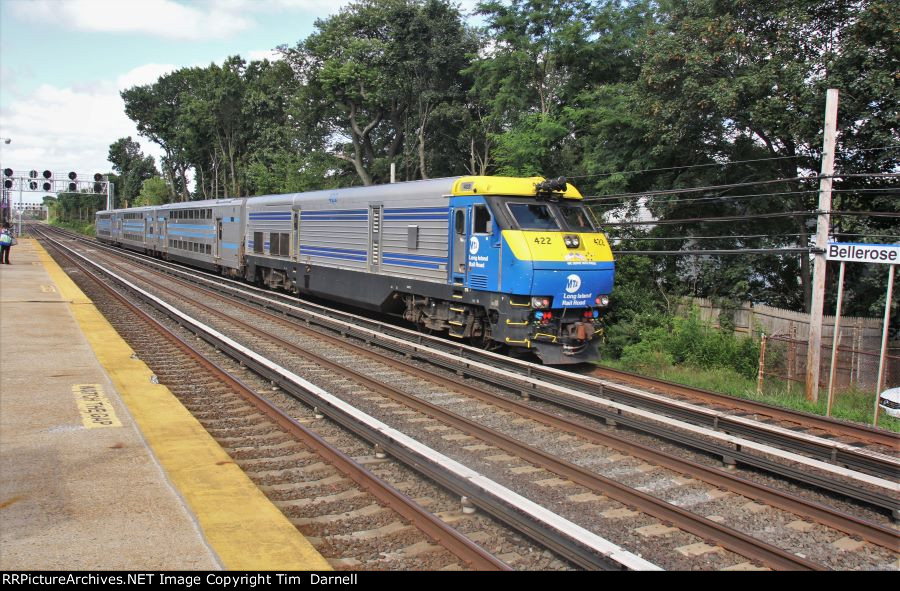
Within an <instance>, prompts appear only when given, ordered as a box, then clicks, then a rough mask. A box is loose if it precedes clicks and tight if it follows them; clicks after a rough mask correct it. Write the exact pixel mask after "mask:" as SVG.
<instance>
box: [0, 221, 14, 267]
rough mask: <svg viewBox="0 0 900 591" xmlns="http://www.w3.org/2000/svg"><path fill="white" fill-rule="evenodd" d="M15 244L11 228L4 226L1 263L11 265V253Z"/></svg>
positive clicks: (0, 246) (1, 232) (0, 244)
mask: <svg viewBox="0 0 900 591" xmlns="http://www.w3.org/2000/svg"><path fill="white" fill-rule="evenodd" d="M15 243H16V239H15V238H13V235H12V234H11V233H10V231H9V226H3V230H0V263H2V264H6V265H8V264H10V262H9V251H10V249H11V248H12V247H13V244H15Z"/></svg>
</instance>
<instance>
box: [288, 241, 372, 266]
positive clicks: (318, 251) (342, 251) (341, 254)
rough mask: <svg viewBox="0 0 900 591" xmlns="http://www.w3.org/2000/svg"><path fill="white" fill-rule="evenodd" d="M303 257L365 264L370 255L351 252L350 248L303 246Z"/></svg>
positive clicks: (301, 250) (301, 248) (355, 251)
mask: <svg viewBox="0 0 900 591" xmlns="http://www.w3.org/2000/svg"><path fill="white" fill-rule="evenodd" d="M303 255H306V256H312V257H322V258H328V259H341V260H346V261H362V262H365V261H366V260H367V258H368V255H367V253H366V251H364V250H351V249H348V248H325V247H317V246H307V245H304V244H301V245H300V256H303Z"/></svg>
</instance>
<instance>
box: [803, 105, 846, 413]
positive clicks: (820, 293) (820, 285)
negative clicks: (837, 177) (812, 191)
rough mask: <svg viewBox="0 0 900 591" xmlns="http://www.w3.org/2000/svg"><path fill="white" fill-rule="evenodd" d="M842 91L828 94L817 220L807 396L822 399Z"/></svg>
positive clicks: (807, 358) (807, 360) (807, 362)
mask: <svg viewBox="0 0 900 591" xmlns="http://www.w3.org/2000/svg"><path fill="white" fill-rule="evenodd" d="M837 109H838V91H837V89H836V88H829V89H828V94H827V95H826V97H825V139H824V141H823V143H822V172H821V173H820V179H819V209H818V213H819V215H818V218H817V220H816V249H817V250H818V251H819V252H817V253H816V255H815V256H816V258H815V269H814V271H813V283H812V309H811V310H810V311H809V345H808V347H807V352H806V399H807V400H809V401H812V402H818V400H819V364H820V360H821V356H822V310H823V308H824V307H825V265H826V264H827V261H826V259H825V249H826V248H827V246H828V234H829V229H830V218H831V216H830V215H829V213H828V212H830V211H831V177H832V175H833V174H834V150H835V146H836V144H837Z"/></svg>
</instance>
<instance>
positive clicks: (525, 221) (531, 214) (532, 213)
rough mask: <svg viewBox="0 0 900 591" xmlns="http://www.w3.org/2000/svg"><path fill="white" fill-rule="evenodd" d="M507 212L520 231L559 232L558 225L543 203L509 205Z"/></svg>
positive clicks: (548, 208)
mask: <svg viewBox="0 0 900 591" xmlns="http://www.w3.org/2000/svg"><path fill="white" fill-rule="evenodd" d="M508 205H509V211H510V213H511V214H512V215H513V217H514V218H515V220H516V224H518V225H519V228H521V229H522V230H559V223H558V222H557V221H556V218H554V217H553V214H552V213H551V212H550V207H548V206H547V205H546V204H543V203H509V204H508Z"/></svg>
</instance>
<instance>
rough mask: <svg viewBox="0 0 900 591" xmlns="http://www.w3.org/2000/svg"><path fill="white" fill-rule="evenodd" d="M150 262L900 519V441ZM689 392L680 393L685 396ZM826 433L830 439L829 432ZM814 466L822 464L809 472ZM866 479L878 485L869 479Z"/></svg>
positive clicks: (349, 333) (452, 368)
mask: <svg viewBox="0 0 900 591" xmlns="http://www.w3.org/2000/svg"><path fill="white" fill-rule="evenodd" d="M91 243H92V244H93V245H94V246H97V244H98V243H96V242H91ZM119 252H121V251H119ZM128 256H137V255H128ZM142 260H144V261H146V264H148V265H150V266H153V267H154V268H159V269H161V270H165V271H166V272H168V273H175V274H178V275H179V276H182V277H184V278H188V279H189V280H191V281H195V282H198V283H201V284H203V285H206V286H207V287H212V288H214V289H220V290H222V291H223V292H226V293H230V294H232V295H236V294H237V295H240V297H243V298H245V299H246V300H247V301H251V302H255V303H257V304H259V305H262V306H265V307H269V308H273V307H278V306H279V305H281V304H283V305H282V306H281V307H282V311H285V313H287V314H292V315H294V316H295V317H297V318H299V319H302V320H304V321H305V322H308V323H311V324H316V325H318V326H321V327H322V328H324V329H326V330H330V331H334V332H337V333H339V334H341V336H343V337H352V338H356V339H359V340H363V341H366V342H372V343H377V345H378V346H380V347H382V348H386V349H390V350H393V351H395V352H397V353H399V354H402V355H406V356H413V357H416V358H419V359H422V360H426V361H427V362H428V363H430V364H432V365H434V366H436V367H443V368H445V369H447V370H449V371H452V372H455V373H457V374H459V375H462V376H468V377H473V378H476V379H480V380H483V381H485V382H486V383H490V384H495V385H497V386H500V387H503V388H506V389H508V390H511V391H514V392H519V393H520V394H521V395H522V396H523V397H530V398H536V399H540V400H544V401H547V402H550V403H553V404H555V405H557V406H559V407H561V408H564V409H569V410H573V411H577V412H581V413H584V414H586V415H588V416H591V417H594V418H601V419H603V420H605V421H607V422H608V423H610V424H618V425H621V426H625V427H628V428H630V429H635V430H638V431H641V432H645V433H648V434H651V435H653V436H655V437H659V438H662V439H666V440H669V441H672V442H674V443H677V444H680V445H685V446H689V447H693V448H695V449H701V450H703V451H705V452H706V453H709V454H711V455H713V456H717V457H719V458H721V459H722V461H723V462H725V463H726V464H729V465H734V464H743V465H746V466H751V467H753V468H755V469H759V470H764V471H767V472H771V473H774V474H777V475H779V476H782V477H786V478H790V479H792V480H795V481H797V482H801V483H805V484H807V485H810V486H813V487H817V488H822V489H824V490H828V491H831V492H834V493H836V494H840V495H844V496H846V497H848V498H851V499H856V500H859V501H862V502H865V503H868V504H871V505H874V506H877V507H880V508H881V509H882V510H884V511H886V512H888V513H890V514H892V515H893V517H894V519H897V518H898V517H900V502H898V494H897V493H898V487H897V486H896V480H897V477H898V474H900V461H898V459H897V450H898V447H900V446H898V442H900V438H898V436H897V435H895V434H893V433H889V432H885V431H882V430H877V429H871V428H869V427H866V426H862V425H854V424H851V423H846V422H843V421H835V420H833V419H825V418H822V417H817V416H815V415H809V414H807V413H797V412H793V411H788V410H784V409H776V408H775V407H771V406H768V405H761V404H758V403H752V402H746V401H737V400H735V399H733V398H730V397H726V396H724V395H718V394H715V393H706V395H707V396H708V397H709V398H710V399H714V400H716V401H718V403H719V404H722V403H725V402H727V403H729V404H730V405H731V407H732V408H736V409H737V410H738V411H739V414H731V413H729V412H725V411H723V410H721V409H711V408H708V407H707V406H701V405H699V404H695V403H691V402H685V401H682V400H677V399H672V398H670V397H668V396H663V395H660V394H656V393H654V392H652V391H647V390H639V389H637V388H634V387H631V386H628V385H622V384H618V383H612V382H609V381H608V380H598V379H596V378H593V377H590V376H581V375H578V374H574V373H572V372H567V371H560V370H557V369H554V368H548V367H542V366H539V365H534V364H527V363H523V362H521V361H517V360H514V359H510V358H508V357H503V356H499V355H494V354H491V353H487V352H484V351H480V350H478V349H474V348H471V347H465V346H462V345H457V346H452V345H450V344H448V343H447V342H446V341H445V340H442V339H438V338H434V337H429V336H425V335H421V334H419V333H415V332H412V331H409V330H406V329H403V328H400V327H397V326H393V325H390V324H386V323H382V322H377V321H373V320H370V319H367V318H363V317H360V316H356V315H351V314H347V313H345V312H339V311H334V310H330V309H324V308H322V307H321V306H316V305H314V304H309V303H308V302H303V308H302V309H300V308H297V306H295V305H294V304H296V303H297V300H296V299H295V298H290V297H288V296H282V295H279V294H276V293H273V292H270V291H265V290H258V289H256V288H253V287H251V286H247V285H246V284H241V283H236V282H231V281H228V280H224V279H222V278H219V277H216V276H213V275H208V274H204V273H198V272H196V271H194V270H191V271H184V270H179V269H178V268H176V267H172V266H166V265H163V264H162V263H160V262H158V261H155V260H153V259H149V258H144V259H142ZM434 351H442V352H444V355H436V354H435V353H434ZM657 385H658V383H657ZM685 390H687V389H685V388H681V390H679V392H680V393H683V392H684V391H685ZM751 413H753V414H758V413H763V414H762V415H761V416H762V420H757V419H756V418H752V417H748V416H747V415H749V414H751ZM773 416H774V417H777V421H778V423H777V424H773V422H772V421H771V420H770V419H771V417H773ZM663 417H664V418H663ZM826 428H831V429H832V430H831V431H827V432H825V431H824V429H826ZM798 429H799V430H798ZM809 430H815V432H814V433H810V432H809ZM779 450H782V451H784V452H785V453H780V451H779ZM806 458H811V459H813V460H817V461H815V462H808V461H806ZM844 468H846V469H844ZM862 474H869V475H872V476H875V477H876V478H875V479H867V478H865V477H863V476H862Z"/></svg>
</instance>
